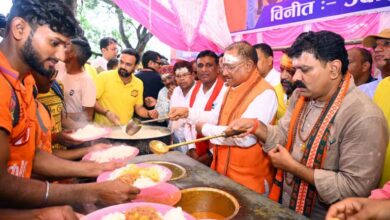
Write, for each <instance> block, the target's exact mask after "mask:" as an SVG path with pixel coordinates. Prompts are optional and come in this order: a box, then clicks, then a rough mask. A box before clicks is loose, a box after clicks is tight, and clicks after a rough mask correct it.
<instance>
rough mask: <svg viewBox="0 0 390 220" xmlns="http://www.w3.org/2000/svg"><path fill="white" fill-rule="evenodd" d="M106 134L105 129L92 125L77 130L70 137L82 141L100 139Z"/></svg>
mask: <svg viewBox="0 0 390 220" xmlns="http://www.w3.org/2000/svg"><path fill="white" fill-rule="evenodd" d="M106 133H107V129H106V128H102V127H99V126H96V125H93V124H88V125H86V126H85V127H83V128H80V129H77V131H76V132H74V133H72V134H70V136H71V137H72V138H74V139H76V140H84V139H90V138H93V137H100V136H102V135H104V134H106Z"/></svg>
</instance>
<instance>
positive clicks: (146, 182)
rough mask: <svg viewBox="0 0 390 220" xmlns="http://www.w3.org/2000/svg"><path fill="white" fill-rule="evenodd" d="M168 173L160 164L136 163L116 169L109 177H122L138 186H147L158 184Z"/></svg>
mask: <svg viewBox="0 0 390 220" xmlns="http://www.w3.org/2000/svg"><path fill="white" fill-rule="evenodd" d="M166 175H167V173H166V171H165V170H163V169H162V168H160V167H159V166H158V165H151V166H150V167H142V166H138V165H136V164H129V165H127V166H125V167H122V168H119V169H116V170H114V171H113V172H112V173H111V175H110V177H109V179H110V180H113V179H118V178H119V179H120V180H122V181H124V182H126V183H129V184H132V185H133V186H135V187H138V188H145V187H149V186H153V185H156V184H157V183H158V182H160V181H161V180H162V179H164V177H165V176H166Z"/></svg>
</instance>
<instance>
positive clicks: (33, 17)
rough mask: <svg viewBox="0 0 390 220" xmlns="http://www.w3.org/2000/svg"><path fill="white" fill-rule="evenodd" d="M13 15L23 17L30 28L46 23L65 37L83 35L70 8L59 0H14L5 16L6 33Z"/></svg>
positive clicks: (33, 28)
mask: <svg viewBox="0 0 390 220" xmlns="http://www.w3.org/2000/svg"><path fill="white" fill-rule="evenodd" d="M15 17H21V18H23V19H24V20H25V21H26V22H27V23H28V24H29V25H30V26H31V28H32V30H35V29H36V28H37V27H38V26H42V25H48V26H49V27H50V29H51V30H52V31H54V32H57V33H60V34H62V35H64V36H67V37H71V38H75V37H77V36H82V35H83V30H82V29H81V27H80V25H79V23H78V21H77V20H76V18H75V16H74V14H73V12H72V10H71V9H70V8H69V7H68V6H67V5H66V4H65V3H64V2H63V1H61V0H56V1H47V0H14V1H13V5H12V7H11V10H10V13H9V15H8V17H7V33H8V32H9V29H10V24H11V21H12V19H14V18H15Z"/></svg>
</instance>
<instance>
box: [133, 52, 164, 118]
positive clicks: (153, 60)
mask: <svg viewBox="0 0 390 220" xmlns="http://www.w3.org/2000/svg"><path fill="white" fill-rule="evenodd" d="M141 62H142V66H143V67H144V69H143V70H141V71H140V72H138V73H137V74H136V76H137V77H138V78H139V79H140V80H141V81H142V83H143V84H144V95H143V99H144V107H145V108H146V109H148V110H154V107H155V106H156V103H157V98H158V92H159V91H160V89H162V88H163V87H164V84H163V83H162V82H161V76H160V74H159V73H158V71H159V69H160V67H161V65H162V60H161V55H160V54H159V53H157V52H155V51H151V50H149V51H146V52H145V53H144V54H143V55H142V59H141ZM152 112H153V111H152ZM154 113H155V114H157V111H154ZM153 116H154V115H153ZM162 116H163V115H162ZM149 117H151V115H149Z"/></svg>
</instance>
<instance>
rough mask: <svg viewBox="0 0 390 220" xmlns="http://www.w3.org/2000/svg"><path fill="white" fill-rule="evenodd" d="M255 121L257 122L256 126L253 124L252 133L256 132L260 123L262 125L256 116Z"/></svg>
mask: <svg viewBox="0 0 390 220" xmlns="http://www.w3.org/2000/svg"><path fill="white" fill-rule="evenodd" d="M253 122H254V123H255V124H254V126H253V128H252V130H251V132H250V133H251V134H255V133H256V130H257V128H258V127H259V125H260V122H259V120H257V119H256V118H254V119H253Z"/></svg>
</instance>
